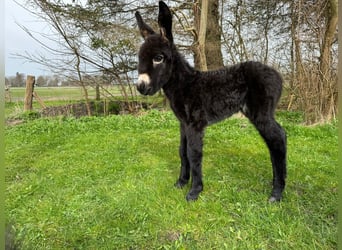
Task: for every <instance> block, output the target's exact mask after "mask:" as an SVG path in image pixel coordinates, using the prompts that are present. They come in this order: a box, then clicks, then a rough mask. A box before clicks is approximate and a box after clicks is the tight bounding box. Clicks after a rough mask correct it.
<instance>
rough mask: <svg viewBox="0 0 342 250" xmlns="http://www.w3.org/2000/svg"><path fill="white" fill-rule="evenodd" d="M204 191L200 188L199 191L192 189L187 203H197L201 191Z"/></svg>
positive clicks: (187, 196) (187, 197)
mask: <svg viewBox="0 0 342 250" xmlns="http://www.w3.org/2000/svg"><path fill="white" fill-rule="evenodd" d="M202 190H203V188H202V187H201V188H198V189H192V190H190V191H189V193H188V194H187V195H186V200H187V201H195V200H197V199H198V196H199V194H200V193H201V191H202Z"/></svg>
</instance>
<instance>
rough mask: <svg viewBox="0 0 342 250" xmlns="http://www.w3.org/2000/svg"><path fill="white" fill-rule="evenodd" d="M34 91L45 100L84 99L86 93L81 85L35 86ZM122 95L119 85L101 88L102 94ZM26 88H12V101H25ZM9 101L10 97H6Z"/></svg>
mask: <svg viewBox="0 0 342 250" xmlns="http://www.w3.org/2000/svg"><path fill="white" fill-rule="evenodd" d="M87 90H88V95H89V98H95V89H94V88H92V87H89V88H88V89H87ZM34 91H35V92H36V93H37V94H38V95H39V97H40V98H41V99H42V100H43V101H54V100H81V99H84V93H83V90H82V88H81V87H35V88H34ZM111 94H112V95H116V96H117V95H121V91H120V88H119V87H118V86H110V87H106V88H103V89H101V95H102V97H104V96H110V95H111ZM24 96H25V88H10V98H11V101H24ZM6 101H9V97H7V98H6Z"/></svg>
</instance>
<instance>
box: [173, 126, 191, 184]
mask: <svg viewBox="0 0 342 250" xmlns="http://www.w3.org/2000/svg"><path fill="white" fill-rule="evenodd" d="M179 156H180V158H181V169H180V174H179V178H178V180H177V181H176V183H175V186H176V187H178V188H182V187H183V186H184V185H186V184H187V183H188V182H189V179H190V164H189V160H188V155H187V139H186V132H185V125H184V124H182V123H181V124H180V146H179Z"/></svg>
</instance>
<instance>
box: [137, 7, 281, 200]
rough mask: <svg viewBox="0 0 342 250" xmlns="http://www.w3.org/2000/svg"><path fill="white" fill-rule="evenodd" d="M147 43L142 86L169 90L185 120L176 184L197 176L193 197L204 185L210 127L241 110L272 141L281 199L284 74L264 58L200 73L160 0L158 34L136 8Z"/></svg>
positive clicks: (275, 194) (145, 91) (276, 192)
mask: <svg viewBox="0 0 342 250" xmlns="http://www.w3.org/2000/svg"><path fill="white" fill-rule="evenodd" d="M135 17H136V20H137V23H138V27H139V30H140V33H141V35H142V37H143V38H144V43H143V44H142V45H141V47H140V50H139V54H138V59H139V62H138V74H139V76H138V81H137V89H138V91H139V92H140V93H141V94H142V95H153V94H155V93H156V92H157V91H159V90H160V89H163V91H164V93H165V95H166V97H167V98H168V99H169V101H170V106H171V109H172V110H173V112H174V114H175V115H176V117H177V118H178V120H179V121H180V147H179V154H180V158H181V169H180V175H179V178H178V180H177V182H176V183H175V186H176V187H178V188H182V187H183V186H184V185H186V184H187V183H188V182H189V179H190V174H191V177H192V183H191V189H190V191H189V192H188V194H187V195H186V199H187V201H191V200H196V199H197V198H198V196H199V194H200V192H201V191H202V190H203V181H202V148H203V137H204V131H205V128H206V127H207V126H208V125H210V124H213V123H215V122H218V121H221V120H223V119H225V118H227V117H229V116H231V115H233V114H234V113H236V112H239V111H240V112H242V113H243V114H244V115H245V116H246V117H247V118H248V119H249V120H250V121H251V122H252V124H254V126H255V128H256V129H257V130H258V131H259V134H260V135H261V137H262V138H263V139H264V141H265V142H266V144H267V146H268V149H269V152H270V157H271V162H272V167H273V189H272V193H271V197H270V198H269V201H270V202H275V201H280V200H281V198H282V192H283V190H284V188H285V178H286V134H285V131H284V129H283V128H282V127H281V126H280V125H279V124H278V123H277V122H276V121H275V118H274V112H275V108H276V105H277V103H278V101H279V98H280V95H281V91H282V78H281V76H280V74H279V73H278V72H277V71H275V70H274V69H272V68H270V67H268V66H266V65H264V64H262V63H259V62H252V61H248V62H243V63H240V64H236V65H233V66H230V67H226V68H223V69H220V70H216V71H209V72H200V71H197V70H195V69H194V68H193V67H191V66H190V65H189V64H188V63H187V61H186V60H185V59H184V58H183V57H182V55H181V54H180V53H179V52H178V50H177V48H176V46H175V44H174V41H173V36H172V14H171V11H170V9H169V8H168V6H167V5H166V4H165V3H164V2H162V1H160V2H159V15H158V24H159V28H160V33H156V32H155V31H154V30H153V29H152V28H151V27H150V26H148V25H147V24H146V23H145V22H144V21H143V19H142V17H141V15H140V13H139V12H136V13H135Z"/></svg>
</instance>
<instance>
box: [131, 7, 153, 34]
mask: <svg viewBox="0 0 342 250" xmlns="http://www.w3.org/2000/svg"><path fill="white" fill-rule="evenodd" d="M135 18H136V19H137V23H138V27H139V30H140V34H141V36H142V37H143V38H144V39H146V38H147V37H148V36H150V35H153V34H155V32H154V30H153V29H152V28H151V27H150V26H148V25H147V24H146V23H145V22H144V20H143V19H142V17H141V15H140V13H139V11H137V12H135Z"/></svg>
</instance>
